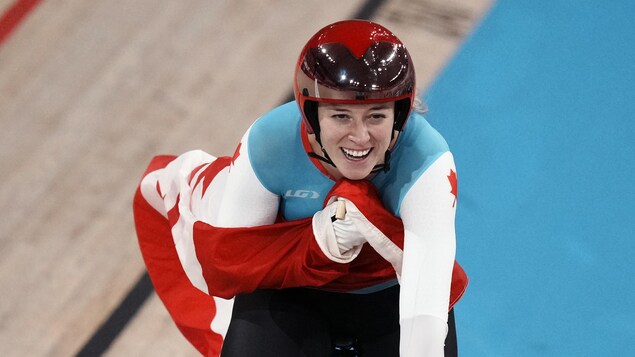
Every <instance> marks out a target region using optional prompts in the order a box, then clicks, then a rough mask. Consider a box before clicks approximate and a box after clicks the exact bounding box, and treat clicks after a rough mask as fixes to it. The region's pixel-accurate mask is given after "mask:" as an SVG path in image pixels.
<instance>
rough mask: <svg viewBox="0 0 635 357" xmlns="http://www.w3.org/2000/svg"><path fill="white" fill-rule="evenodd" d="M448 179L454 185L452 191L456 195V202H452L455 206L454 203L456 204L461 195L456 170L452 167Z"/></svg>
mask: <svg viewBox="0 0 635 357" xmlns="http://www.w3.org/2000/svg"><path fill="white" fill-rule="evenodd" d="M448 181H450V186H452V190H451V191H450V193H452V194H453V195H454V202H452V207H454V205H456V198H457V197H458V195H459V185H458V183H457V181H456V172H454V170H452V169H450V174H449V175H448Z"/></svg>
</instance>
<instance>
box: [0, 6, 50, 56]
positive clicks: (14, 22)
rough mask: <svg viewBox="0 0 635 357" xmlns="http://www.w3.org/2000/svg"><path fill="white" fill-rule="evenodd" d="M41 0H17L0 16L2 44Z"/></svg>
mask: <svg viewBox="0 0 635 357" xmlns="http://www.w3.org/2000/svg"><path fill="white" fill-rule="evenodd" d="M40 2H41V0H17V1H16V2H15V3H13V5H11V6H10V7H9V9H8V10H7V11H5V12H4V14H2V17H0V45H1V44H2V43H3V42H4V41H5V40H6V39H7V38H8V37H9V35H11V33H12V32H13V30H15V28H16V27H18V25H19V24H20V22H22V20H24V18H25V17H26V15H28V14H29V12H31V10H33V9H34V8H35V7H36V6H37V5H38V4H39V3H40Z"/></svg>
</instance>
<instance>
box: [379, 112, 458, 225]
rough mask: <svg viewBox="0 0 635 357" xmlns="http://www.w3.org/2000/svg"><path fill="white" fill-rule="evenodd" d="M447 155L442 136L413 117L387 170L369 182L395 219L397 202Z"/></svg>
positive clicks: (399, 204)
mask: <svg viewBox="0 0 635 357" xmlns="http://www.w3.org/2000/svg"><path fill="white" fill-rule="evenodd" d="M449 152H450V149H449V147H448V144H447V142H446V140H445V139H444V138H443V136H442V135H441V134H440V133H439V132H438V131H437V130H436V129H434V128H433V127H432V126H431V125H430V123H428V121H427V120H426V119H425V118H424V117H423V116H422V115H421V114H419V113H413V114H412V115H411V116H410V118H409V120H408V122H407V123H406V126H405V128H404V130H403V132H402V133H401V134H400V136H399V139H398V140H397V144H396V145H395V147H394V149H393V152H392V157H391V160H390V170H389V171H388V172H387V173H385V174H380V175H378V176H377V177H376V178H375V179H374V180H373V181H375V182H376V185H377V186H378V188H379V189H380V191H381V192H382V200H383V201H384V204H385V205H386V206H387V208H389V209H390V210H391V211H392V212H393V213H394V214H396V215H398V216H399V214H400V213H399V211H400V206H401V202H402V201H403V199H404V197H405V196H406V194H407V193H408V191H409V190H410V189H411V188H412V187H413V185H414V184H415V183H416V182H417V181H418V180H419V179H420V178H421V177H422V176H423V174H424V173H425V172H426V171H427V170H428V169H429V168H430V167H431V166H432V165H433V164H434V163H435V162H436V161H437V160H439V159H440V158H441V157H442V156H448V155H444V154H449ZM450 157H451V155H450Z"/></svg>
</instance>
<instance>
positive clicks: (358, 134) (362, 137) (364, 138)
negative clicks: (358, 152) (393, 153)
mask: <svg viewBox="0 0 635 357" xmlns="http://www.w3.org/2000/svg"><path fill="white" fill-rule="evenodd" d="M350 129H351V130H350V132H349V134H348V139H349V140H351V141H352V142H354V143H355V144H366V143H368V141H369V140H370V133H369V132H368V127H366V123H364V121H363V120H355V121H353V123H352V125H351V128H350Z"/></svg>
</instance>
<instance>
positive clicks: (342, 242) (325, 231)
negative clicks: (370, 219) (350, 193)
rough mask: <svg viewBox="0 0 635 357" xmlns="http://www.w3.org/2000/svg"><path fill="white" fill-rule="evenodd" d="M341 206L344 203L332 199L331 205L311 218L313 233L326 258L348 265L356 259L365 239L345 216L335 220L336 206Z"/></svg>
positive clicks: (353, 223)
mask: <svg viewBox="0 0 635 357" xmlns="http://www.w3.org/2000/svg"><path fill="white" fill-rule="evenodd" d="M341 205H345V202H344V201H338V200H336V199H335V198H332V199H331V203H329V204H328V205H327V206H326V207H324V209H323V210H321V211H318V212H317V213H316V214H315V215H314V216H313V233H314V235H315V239H316V241H317V243H318V245H319V246H320V248H321V249H322V252H324V254H325V255H326V256H327V257H329V258H330V259H331V260H333V261H335V262H339V263H348V262H350V261H352V260H353V259H355V258H356V257H357V255H358V254H359V252H360V251H361V249H362V245H363V244H364V243H365V242H366V239H365V238H364V236H363V235H362V234H361V233H360V232H359V231H358V229H357V226H356V225H355V222H353V220H352V219H349V218H347V217H346V216H344V217H343V218H342V219H338V218H336V213H337V211H338V206H340V207H341Z"/></svg>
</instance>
